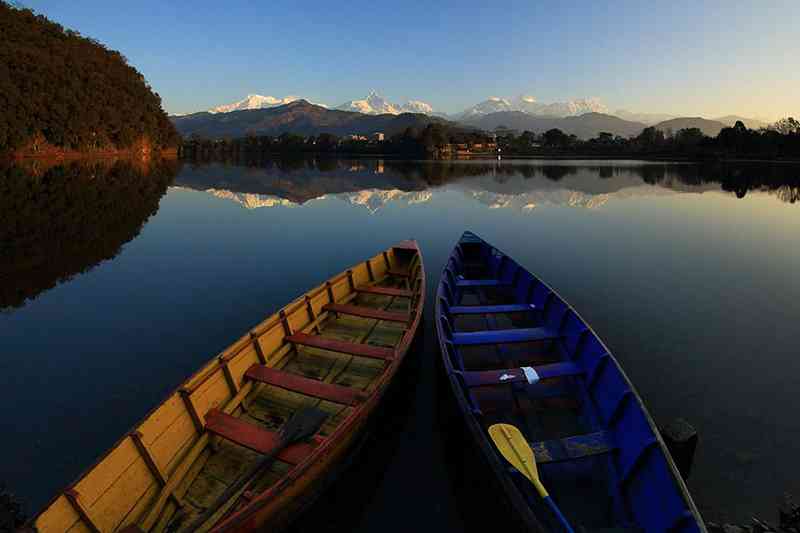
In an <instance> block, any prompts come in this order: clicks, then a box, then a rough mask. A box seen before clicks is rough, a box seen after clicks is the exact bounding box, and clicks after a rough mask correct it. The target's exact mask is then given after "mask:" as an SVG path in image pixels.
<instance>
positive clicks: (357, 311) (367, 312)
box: [322, 304, 409, 322]
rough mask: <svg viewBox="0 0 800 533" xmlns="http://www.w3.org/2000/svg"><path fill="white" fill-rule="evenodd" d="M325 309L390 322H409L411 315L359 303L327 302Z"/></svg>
mask: <svg viewBox="0 0 800 533" xmlns="http://www.w3.org/2000/svg"><path fill="white" fill-rule="evenodd" d="M322 310H323V311H333V312H334V313H342V314H345V315H353V316H360V317H363V318H375V319H377V320H388V321H390V322H408V319H409V316H408V314H406V313H395V312H392V311H384V310H383V309H373V308H372V307H362V306H359V305H346V304H326V305H325V306H324V307H323V308H322Z"/></svg>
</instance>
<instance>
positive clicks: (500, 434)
mask: <svg viewBox="0 0 800 533" xmlns="http://www.w3.org/2000/svg"><path fill="white" fill-rule="evenodd" d="M489 436H490V437H491V438H492V441H494V444H495V446H497V449H498V450H499V451H500V453H501V454H502V456H503V457H505V458H506V460H507V461H508V462H509V463H511V464H512V465H513V466H514V468H516V469H517V470H519V471H520V472H522V475H524V476H525V477H526V478H528V479H529V480H530V481H531V483H533V486H534V487H536V491H537V492H538V493H539V496H541V497H542V499H543V500H544V502H545V503H546V504H547V506H548V507H550V509H551V510H552V511H553V514H554V515H556V517H557V518H558V521H559V522H561V525H563V526H564V529H566V530H567V531H568V532H569V533H573V530H572V526H570V525H569V522H567V519H566V518H565V517H564V515H563V514H561V510H560V509H559V508H558V506H557V505H556V502H554V501H553V499H552V498H551V497H550V495H549V494H547V489H545V488H544V485H542V482H541V481H540V480H539V471H538V470H537V468H536V457H534V455H533V450H532V449H531V447H530V445H529V444H528V441H526V440H525V437H524V436H523V435H522V433H521V432H520V430H519V429H517V428H516V427H515V426H512V425H511V424H494V425H492V426H490V427H489Z"/></svg>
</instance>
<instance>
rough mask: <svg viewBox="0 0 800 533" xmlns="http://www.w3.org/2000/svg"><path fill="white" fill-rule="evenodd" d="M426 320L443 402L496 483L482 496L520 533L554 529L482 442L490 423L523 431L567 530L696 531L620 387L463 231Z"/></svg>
mask: <svg viewBox="0 0 800 533" xmlns="http://www.w3.org/2000/svg"><path fill="white" fill-rule="evenodd" d="M435 320H436V328H437V332H438V335H439V342H440V351H441V355H442V363H443V365H442V366H443V368H444V371H445V374H446V379H447V382H448V383H449V388H450V389H451V391H452V397H453V399H454V400H455V404H456V406H457V409H458V410H459V411H460V413H461V415H462V418H463V421H464V423H465V427H466V430H467V434H468V435H469V437H470V439H471V440H472V441H473V443H474V444H475V446H476V448H477V449H478V451H479V455H480V456H481V458H482V461H481V462H483V463H485V464H486V465H488V469H487V470H488V471H489V472H490V473H491V477H492V478H493V480H494V481H495V482H496V488H495V489H494V491H495V492H493V493H492V496H493V497H494V498H496V497H497V496H501V495H502V499H504V500H505V501H506V502H507V505H508V507H510V509H512V510H513V511H512V513H513V518H514V521H515V522H517V523H521V524H522V525H523V529H525V530H529V531H551V530H552V531H556V530H560V528H561V526H559V524H558V522H557V521H556V519H555V516H554V514H553V513H552V511H551V510H549V509H548V508H547V507H545V506H544V505H543V504H542V501H541V498H539V496H538V495H537V494H536V492H535V491H533V490H532V486H531V484H530V483H529V482H528V481H527V480H526V479H525V478H524V477H523V476H522V475H521V474H520V473H519V472H517V471H516V470H514V469H513V468H512V467H510V465H509V464H508V463H507V462H506V461H505V460H504V459H503V457H502V456H501V455H500V454H499V452H498V451H497V449H496V447H495V445H494V444H493V442H492V441H491V439H490V438H489V436H488V431H487V430H488V428H489V427H490V426H491V425H493V424H495V423H511V424H513V425H516V426H517V427H518V429H522V430H523V433H524V435H525V437H526V439H527V440H528V442H529V444H530V445H531V447H532V449H533V450H534V455H535V456H536V458H537V463H539V471H540V474H541V475H542V476H543V480H544V482H545V484H546V485H548V490H549V491H550V492H551V495H553V498H554V499H555V500H556V501H557V502H558V501H560V502H562V507H565V506H566V508H567V511H568V512H567V513H566V514H567V517H568V519H569V520H571V521H572V522H574V523H573V528H575V526H576V525H579V526H581V527H586V528H589V529H594V528H609V527H610V528H618V527H622V528H640V529H644V530H648V531H659V530H662V531H667V530H669V531H705V526H704V525H703V522H702V519H701V518H700V515H699V513H698V511H697V508H696V506H695V505H694V503H693V501H692V499H691V496H690V495H689V493H688V490H687V489H686V485H685V484H684V482H683V480H682V479H681V478H680V475H679V473H678V470H677V468H676V467H675V465H674V463H673V461H672V459H671V457H670V456H669V453H668V451H667V449H666V446H665V445H664V443H663V441H662V439H661V437H660V435H659V434H658V430H657V428H656V426H655V424H654V422H653V420H652V418H651V417H650V416H649V414H648V413H647V411H646V409H645V407H644V404H643V402H642V400H641V398H640V397H639V395H638V393H637V392H636V390H635V388H634V387H633V385H632V384H631V382H630V380H629V379H628V378H627V376H625V374H624V372H623V371H622V369H621V368H620V367H619V365H618V363H617V361H616V360H615V359H614V357H613V355H612V354H611V352H610V351H609V350H608V348H607V347H606V346H605V345H604V344H603V343H602V341H600V340H599V338H598V337H597V335H596V334H595V332H594V331H593V330H591V328H590V327H589V326H588V325H586V323H585V321H583V319H582V318H581V317H580V316H579V315H578V313H577V312H576V311H575V310H574V309H572V307H570V306H569V305H568V304H566V303H565V302H564V300H563V299H562V298H561V297H560V296H559V295H558V294H557V293H556V292H555V291H554V290H553V289H552V288H551V287H549V286H547V285H546V284H544V283H543V282H541V281H540V280H539V279H538V278H536V277H535V276H533V275H532V274H530V273H529V272H527V271H526V270H525V269H524V268H522V267H521V266H520V265H519V264H517V263H516V262H514V261H513V260H512V259H511V258H509V257H508V256H506V255H505V254H503V253H502V252H500V251H499V250H497V249H496V248H494V247H492V246H491V245H490V244H488V243H486V242H485V241H483V240H482V239H480V238H479V237H477V236H476V235H474V234H472V233H470V232H466V233H465V234H464V236H462V238H461V240H460V241H459V242H458V243H457V245H456V247H455V248H454V249H453V252H452V253H451V255H450V258H449V260H448V262H447V264H446V266H445V268H444V270H443V272H442V276H441V280H440V283H439V287H438V289H437V293H436V313H435ZM477 349H480V350H483V351H480V350H477ZM575 428H580V430H576V429H575ZM498 489H499V490H498ZM497 492H499V493H500V494H498V493H497ZM482 494H486V493H482ZM598 502H600V503H598ZM564 504H566V505H564ZM562 510H563V509H562Z"/></svg>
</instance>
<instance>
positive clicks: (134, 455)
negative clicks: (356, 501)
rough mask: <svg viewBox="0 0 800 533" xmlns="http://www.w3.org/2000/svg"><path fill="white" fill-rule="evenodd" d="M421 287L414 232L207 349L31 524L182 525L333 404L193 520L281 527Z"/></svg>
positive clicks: (347, 429)
mask: <svg viewBox="0 0 800 533" xmlns="http://www.w3.org/2000/svg"><path fill="white" fill-rule="evenodd" d="M424 295H425V272H424V268H423V265H422V257H421V253H420V251H419V249H418V248H417V245H416V243H414V242H413V241H404V242H402V243H400V244H398V245H396V246H393V247H391V248H389V249H388V250H386V251H385V252H382V253H380V254H378V255H376V256H374V257H372V258H370V259H369V260H367V261H365V262H363V263H360V264H358V265H355V266H354V267H352V268H351V269H350V270H348V271H346V272H343V273H341V274H339V275H337V276H334V277H333V278H331V279H330V280H328V281H327V282H325V283H324V284H323V285H321V286H319V287H317V288H315V289H312V290H311V291H309V292H307V293H306V294H305V295H303V296H302V297H301V298H298V299H297V300H295V301H294V302H292V303H290V304H288V305H287V306H286V307H284V308H283V309H281V310H280V311H279V312H278V313H276V314H274V315H273V316H271V317H269V318H267V319H266V320H264V321H263V322H262V323H261V324H259V325H258V326H256V327H255V328H253V329H252V330H251V331H250V332H248V334H247V335H245V336H244V337H242V338H241V339H240V340H238V341H237V342H235V343H234V344H233V345H231V346H230V347H229V348H228V349H226V350H225V351H224V352H223V353H221V354H220V355H218V356H217V357H216V358H214V359H213V360H212V361H210V362H209V363H207V364H206V365H205V366H204V367H203V368H202V369H200V370H199V371H198V372H197V373H196V374H195V375H194V376H192V377H191V378H189V379H188V380H187V381H186V382H185V383H184V384H183V385H182V386H181V387H180V388H179V390H177V391H176V392H175V393H174V394H173V395H172V396H170V397H169V398H168V399H167V400H166V401H165V402H164V403H162V404H161V405H160V406H159V407H157V408H156V409H155V410H154V411H153V412H151V413H150V414H149V415H148V417H147V418H146V419H145V420H144V421H143V422H142V423H141V424H140V425H139V426H138V427H137V429H136V430H135V432H132V433H136V435H138V436H137V437H130V438H129V437H124V438H123V439H122V440H121V441H120V442H119V443H118V444H117V445H116V446H115V448H113V449H112V450H111V451H110V452H109V453H108V454H106V456H104V457H103V458H101V460H100V461H99V462H98V463H97V464H96V465H94V466H93V467H92V468H91V469H90V470H89V471H87V472H86V473H85V474H84V476H83V477H82V478H81V479H79V480H78V481H77V482H76V483H75V484H73V485H72V490H71V491H69V492H67V493H65V494H64V495H60V496H58V497H56V498H55V499H54V500H53V501H52V502H51V503H50V504H49V505H48V507H47V508H45V510H44V511H42V512H41V513H39V515H37V517H36V518H35V519H34V521H33V524H34V525H35V526H36V527H37V528H38V530H39V531H41V532H43V533H45V532H51V531H58V532H65V531H85V530H88V531H103V532H105V531H121V530H123V529H125V528H128V529H130V528H139V530H141V531H176V532H180V531H183V530H185V529H187V527H188V526H189V525H191V524H192V522H193V519H194V518H196V517H198V516H201V515H202V514H203V512H204V511H205V510H206V509H209V508H212V507H213V506H214V504H215V503H216V502H217V501H218V500H220V496H222V495H225V496H226V498H227V496H228V494H227V493H226V491H227V490H228V489H229V487H238V485H239V484H240V483H239V481H240V480H241V479H242V478H243V476H245V473H247V472H250V471H251V470H253V466H254V465H257V464H259V461H260V459H261V457H262V454H265V453H269V452H270V451H271V450H272V449H273V448H274V447H275V446H276V445H277V443H278V442H279V440H280V439H279V435H280V431H281V428H282V427H283V425H284V424H285V423H286V422H287V421H288V420H290V419H292V417H293V415H296V414H297V413H299V412H302V411H303V410H306V409H307V408H309V407H313V408H316V409H319V410H321V411H323V412H324V413H325V414H327V417H326V418H325V421H324V423H323V424H322V426H321V428H320V429H319V430H318V432H317V433H316V435H315V436H314V437H313V438H312V439H310V440H309V441H304V442H298V443H294V444H291V445H289V446H287V447H286V448H284V449H283V450H282V451H281V452H280V453H278V455H277V457H276V458H275V460H274V461H272V462H271V463H269V465H268V467H266V468H264V469H263V470H261V471H259V472H258V473H257V475H256V476H255V478H254V479H253V480H252V481H251V482H249V483H248V484H246V485H245V486H243V487H242V488H241V489H239V490H238V492H236V494H234V495H233V496H232V497H230V498H227V499H226V501H224V502H223V504H222V505H221V506H220V507H219V509H218V511H216V512H215V514H214V515H213V516H211V518H210V519H209V520H208V521H207V522H206V523H205V524H204V526H202V527H201V528H200V529H198V531H206V530H210V529H214V530H220V531H253V530H257V529H259V528H262V527H269V528H275V529H280V528H281V527H283V526H285V525H286V524H288V523H289V522H290V521H291V519H292V517H293V516H294V515H296V514H297V513H298V512H299V511H300V510H301V509H302V508H303V507H304V506H305V505H306V504H307V503H308V502H310V501H312V500H313V498H314V497H315V495H316V494H317V493H318V492H319V490H321V488H322V487H324V486H325V476H326V475H327V474H331V473H333V472H335V470H336V468H337V466H338V465H339V464H341V463H342V462H343V461H344V460H345V458H346V455H347V453H349V452H350V450H351V449H352V448H353V446H354V444H355V443H356V442H357V439H358V433H359V431H360V429H362V428H363V427H364V425H365V423H366V420H367V418H368V417H369V415H370V414H371V413H372V412H373V411H374V409H375V407H376V406H377V404H378V402H379V401H380V399H381V397H382V395H383V393H384V391H385V389H386V387H387V386H388V384H389V383H390V382H391V380H392V378H393V376H394V374H395V373H396V372H397V370H398V366H399V365H400V363H401V362H402V360H403V358H404V356H405V354H406V353H407V351H408V348H409V346H410V343H411V341H412V339H413V337H414V334H415V332H416V331H417V329H418V326H419V323H420V320H421V315H422V309H423V307H424ZM137 439H138V440H137ZM134 444H135V446H134ZM229 492H231V491H229Z"/></svg>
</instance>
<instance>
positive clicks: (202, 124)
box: [170, 91, 767, 139]
mask: <svg viewBox="0 0 800 533" xmlns="http://www.w3.org/2000/svg"><path fill="white" fill-rule="evenodd" d="M170 118H171V119H172V122H173V123H174V124H175V127H176V128H177V130H178V131H179V132H180V133H181V134H183V135H184V136H189V135H199V136H203V137H241V136H244V135H246V134H248V133H250V132H252V133H256V134H261V135H280V134H281V133H286V132H291V133H297V134H300V135H318V134H319V133H323V132H327V133H333V134H336V135H349V134H357V135H368V134H370V133H374V132H383V133H384V134H386V135H389V136H390V135H394V134H396V133H399V132H401V131H403V130H404V129H405V128H407V127H409V126H414V127H418V128H423V127H425V126H426V125H427V124H429V123H431V122H435V121H442V120H444V119H447V120H450V121H457V122H460V123H462V124H464V125H466V126H469V127H473V128H479V129H483V130H494V129H496V128H498V127H505V128H510V129H513V130H518V131H525V130H529V131H533V132H536V133H541V132H544V131H547V130H549V129H552V128H558V129H560V130H562V131H564V132H566V133H568V134H573V135H576V136H577V137H579V138H581V139H589V138H592V137H595V136H597V135H598V134H599V133H600V132H609V133H612V134H614V135H620V136H622V137H630V136H633V135H638V134H639V133H640V132H641V131H642V130H643V129H644V128H646V127H648V126H654V127H656V128H657V129H660V130H663V131H667V130H669V131H673V132H675V131H678V130H680V129H683V128H699V129H700V130H701V131H702V132H703V133H704V134H706V135H709V136H712V137H713V136H716V135H717V134H718V133H719V131H720V130H721V129H722V128H724V127H727V126H733V125H734V124H735V123H736V121H739V120H741V121H742V122H744V124H745V125H746V126H747V127H749V128H753V129H757V128H761V127H765V126H767V123H766V122H764V121H761V120H758V119H750V118H745V117H740V116H736V115H728V116H725V117H720V118H718V119H715V120H709V119H705V118H702V117H674V116H670V115H666V114H660V113H631V112H628V111H625V110H623V109H620V110H617V111H615V112H614V114H611V113H610V112H609V111H608V108H607V107H606V106H605V105H604V104H603V103H602V102H601V101H600V100H598V99H597V98H584V99H578V100H569V101H564V102H554V103H542V102H539V101H537V100H536V98H534V97H533V96H519V97H517V98H500V97H491V98H489V99H487V100H485V101H483V102H480V103H478V104H476V105H474V106H472V107H470V108H468V109H466V110H465V111H463V112H461V113H458V114H455V115H449V116H448V115H445V114H443V113H438V112H436V111H435V110H434V109H433V106H431V105H430V104H428V103H426V102H423V101H420V100H409V101H407V102H406V103H405V104H402V105H401V104H396V103H393V102H390V101H389V100H387V99H386V98H385V97H383V96H381V95H380V94H379V93H377V92H375V91H372V92H370V93H369V94H368V95H367V97H366V98H364V99H360V100H351V101H349V102H345V103H344V104H341V105H339V106H337V107H336V108H333V109H331V108H329V107H327V106H325V105H322V104H313V103H310V102H308V101H307V100H305V99H302V98H299V97H297V96H284V97H281V98H279V97H274V96H263V95H258V94H250V95H248V96H247V97H245V98H244V99H242V100H240V101H238V102H233V103H231V104H225V105H221V106H217V107H214V108H211V109H209V110H208V111H205V112H200V113H192V114H189V115H180V116H179V115H174V116H172V117H170Z"/></svg>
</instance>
